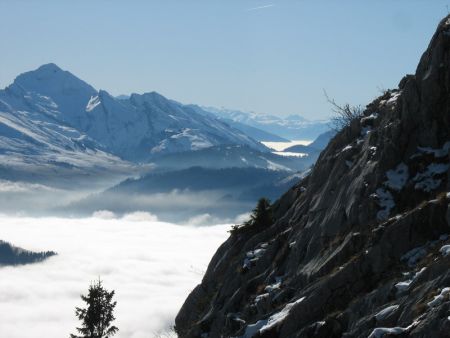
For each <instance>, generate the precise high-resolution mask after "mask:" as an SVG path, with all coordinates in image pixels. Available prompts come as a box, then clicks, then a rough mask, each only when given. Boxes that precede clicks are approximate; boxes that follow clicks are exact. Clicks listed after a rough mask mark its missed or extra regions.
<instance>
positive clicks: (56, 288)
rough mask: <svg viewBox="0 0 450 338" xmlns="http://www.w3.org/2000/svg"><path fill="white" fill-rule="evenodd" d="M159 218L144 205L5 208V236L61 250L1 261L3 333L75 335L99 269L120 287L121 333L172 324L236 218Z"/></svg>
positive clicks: (52, 337)
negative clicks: (114, 210)
mask: <svg viewBox="0 0 450 338" xmlns="http://www.w3.org/2000/svg"><path fill="white" fill-rule="evenodd" d="M104 215H106V214H105V213H103V214H101V213H99V214H98V216H104ZM152 218H154V216H153V215H151V214H147V213H142V212H140V213H133V214H129V215H126V216H124V217H122V218H114V219H104V218H102V217H95V218H94V217H92V218H84V219H62V218H20V217H4V216H0V224H2V231H1V234H0V238H1V239H4V240H7V241H9V242H11V243H14V244H15V245H17V246H21V247H23V248H27V249H30V250H37V251H41V250H54V251H56V252H58V255H57V256H55V257H52V258H50V259H48V260H47V261H45V262H42V263H38V264H33V265H26V266H19V267H3V268H0V290H3V292H2V293H1V294H0V318H1V319H2V320H1V321H0V336H2V337H8V338H23V337H36V338H44V337H45V338H57V337H58V338H59V337H68V336H69V334H70V333H74V330H75V327H76V326H77V325H79V322H78V321H77V320H76V318H75V312H74V309H75V306H81V305H83V304H82V302H81V300H80V297H79V295H80V294H81V293H85V292H86V290H87V287H88V285H89V282H90V281H92V280H95V279H96V278H98V276H101V278H102V279H103V280H104V284H105V287H106V288H108V289H114V290H115V291H116V297H115V298H116V300H117V308H116V311H115V315H116V318H117V320H116V322H115V324H116V325H117V326H118V327H119V329H120V331H119V334H118V335H117V338H125V337H126V338H142V337H151V336H152V334H153V333H155V332H161V330H164V329H166V328H167V327H168V326H170V325H171V324H173V320H174V317H175V315H176V313H177V311H178V310H179V309H180V307H181V305H182V304H183V301H184V300H185V299H186V297H187V295H188V293H189V292H190V291H191V290H192V289H193V288H194V286H195V285H196V284H198V283H199V282H200V281H201V278H202V276H201V273H202V272H204V271H205V270H206V267H207V264H208V262H209V260H210V259H211V256H212V255H213V253H214V252H215V251H216V249H217V248H218V247H219V245H220V244H221V243H222V242H223V241H224V240H225V239H226V237H227V236H228V234H227V230H228V229H229V227H230V226H229V225H217V226H208V227H194V226H179V225H175V224H171V223H164V222H157V221H152ZM23 323H26V325H22V324H23Z"/></svg>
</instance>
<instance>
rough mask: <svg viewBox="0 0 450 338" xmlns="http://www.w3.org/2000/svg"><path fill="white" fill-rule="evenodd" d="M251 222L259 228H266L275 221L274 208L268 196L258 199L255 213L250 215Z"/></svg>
mask: <svg viewBox="0 0 450 338" xmlns="http://www.w3.org/2000/svg"><path fill="white" fill-rule="evenodd" d="M250 222H251V224H252V225H254V226H256V227H258V228H265V227H268V226H270V225H271V224H272V223H273V215H272V209H271V207H270V201H269V200H268V199H267V198H265V197H262V198H260V199H259V200H258V203H257V204H256V208H255V209H253V213H252V215H251V216H250Z"/></svg>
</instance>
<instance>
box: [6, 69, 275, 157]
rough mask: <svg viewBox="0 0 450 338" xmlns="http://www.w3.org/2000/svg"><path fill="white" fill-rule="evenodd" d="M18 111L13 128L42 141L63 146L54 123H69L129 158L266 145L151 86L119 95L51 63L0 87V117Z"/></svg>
mask: <svg viewBox="0 0 450 338" xmlns="http://www.w3.org/2000/svg"><path fill="white" fill-rule="evenodd" d="M18 112H20V114H21V116H22V120H21V121H20V125H19V123H16V124H17V126H16V127H17V128H18V129H17V130H18V132H20V130H22V129H23V128H32V129H33V130H37V131H38V134H39V135H45V138H46V142H45V144H47V145H48V146H50V145H52V142H53V140H54V141H55V142H56V139H58V142H59V143H58V144H59V145H61V144H63V146H64V145H65V143H64V142H66V140H65V139H64V142H63V141H61V140H60V138H58V137H59V136H58V135H56V134H58V133H59V131H58V130H59V129H58V127H61V128H63V129H64V128H66V129H65V130H68V129H67V128H71V130H75V131H76V132H77V136H76V139H79V138H80V137H81V136H80V135H86V136H87V137H89V138H90V139H91V140H93V141H95V142H94V143H96V144H95V145H94V148H98V149H102V150H106V151H108V152H109V153H111V154H114V155H116V156H120V157H121V158H122V159H127V160H131V161H146V160H149V159H150V158H151V157H152V156H154V155H155V154H165V153H173V152H180V151H190V150H198V149H203V148H206V147H211V146H217V145H223V144H227V145H228V144H238V145H247V146H250V147H252V148H253V149H258V150H267V148H265V147H264V146H263V145H262V144H260V143H258V142H257V141H255V140H253V139H251V138H250V137H248V136H247V135H245V134H244V133H242V132H240V131H239V130H236V129H234V128H232V127H230V126H229V125H227V124H225V123H223V122H221V121H219V120H218V119H216V118H214V117H211V116H206V115H207V114H206V113H205V114H200V113H198V112H196V111H195V110H193V109H192V108H191V107H189V106H186V105H183V104H181V103H178V102H176V101H173V100H170V99H167V98H165V97H164V96H162V95H160V94H158V93H156V92H149V93H145V94H133V95H131V97H130V98H129V99H128V100H127V99H122V100H119V99H117V98H115V97H113V96H111V95H110V94H109V93H108V92H106V91H105V90H99V91H97V90H96V89H94V88H93V87H92V86H90V85H89V84H87V83H86V82H84V81H83V80H81V79H79V78H78V77H76V76H75V75H73V74H72V73H70V72H68V71H64V70H62V69H61V68H59V67H58V66H57V65H55V64H52V63H50V64H46V65H43V66H41V67H39V68H38V69H36V70H33V71H30V72H26V73H23V74H21V75H19V76H18V77H17V78H16V79H15V81H14V83H13V84H12V85H10V86H9V87H8V88H6V89H5V90H4V91H1V90H0V117H1V115H2V114H3V113H4V114H8V115H7V116H6V115H5V117H4V118H5V119H8V121H13V120H14V121H15V120H16V119H17V118H16V116H17V115H19V114H18ZM1 124H2V122H1V120H0V139H1V137H2V136H7V137H9V136H11V135H12V134H14V133H12V132H8V135H2V129H1ZM10 124H11V123H9V125H10ZM22 124H26V127H23V126H22ZM49 125H51V129H52V130H53V131H54V130H55V128H56V129H58V130H57V131H56V132H55V133H56V134H55V133H53V132H52V133H51V135H50V134H49V132H48V129H49V127H48V126H49ZM20 128H22V129H20ZM19 129H20V130H19ZM36 133H37V132H36ZM16 134H17V133H16ZM33 135H34V134H33ZM36 137H37V136H36ZM9 138H10V137H9ZM35 139H36V140H38V138H35ZM10 141H11V140H10V139H8V142H10ZM39 142H41V139H39ZM67 142H68V144H67V148H68V149H69V148H70V149H72V148H74V146H73V145H72V143H73V141H71V140H70V139H69V140H68V141H67ZM41 143H43V142H41ZM30 147H31V146H30ZM15 149H19V148H18V147H16V146H15ZM1 150H2V149H1V147H0V151H1Z"/></svg>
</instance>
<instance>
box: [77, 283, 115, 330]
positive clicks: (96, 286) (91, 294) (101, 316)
mask: <svg viewBox="0 0 450 338" xmlns="http://www.w3.org/2000/svg"><path fill="white" fill-rule="evenodd" d="M114 294H115V292H114V290H113V291H111V292H108V291H107V290H106V289H105V288H104V287H103V285H102V281H101V280H100V278H99V279H98V281H95V282H94V283H92V284H91V285H90V286H89V290H88V294H87V295H86V296H84V295H81V299H82V300H83V301H84V302H85V303H86V305H87V307H86V308H79V307H77V308H76V309H75V315H76V316H77V317H78V319H79V320H80V321H81V322H82V325H81V327H78V328H76V329H77V331H78V333H79V334H80V335H79V336H77V335H74V334H71V335H70V338H109V337H112V336H114V335H115V334H116V333H117V331H119V329H118V328H117V327H116V326H111V323H112V322H113V321H114V320H115V319H116V318H115V317H114V314H113V312H114V308H115V307H116V304H117V302H115V301H114V302H113V301H112V298H113V297H114Z"/></svg>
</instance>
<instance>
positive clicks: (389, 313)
mask: <svg viewBox="0 0 450 338" xmlns="http://www.w3.org/2000/svg"><path fill="white" fill-rule="evenodd" d="M449 131H450V16H449V17H447V18H445V19H444V20H443V21H442V22H441V23H440V24H439V26H438V29H437V31H436V33H435V35H434V36H433V38H432V41H431V43H430V45H429V47H428V49H427V51H426V52H425V53H424V55H423V56H422V58H421V60H420V63H419V65H418V68H417V71H416V73H415V75H409V76H406V77H405V78H403V79H402V80H401V82H400V84H399V88H398V89H396V90H392V91H388V92H386V93H385V94H384V95H382V96H381V97H379V98H377V99H376V100H375V101H373V102H372V103H371V104H369V105H368V106H367V108H366V110H365V111H364V112H363V116H361V117H358V118H355V119H354V120H353V121H352V123H351V124H350V125H349V126H348V127H346V128H344V129H343V130H342V131H341V132H340V133H338V134H337V135H336V136H335V137H334V138H333V140H332V141H331V142H330V144H329V145H328V147H327V148H326V149H325V150H324V151H323V152H322V154H321V155H320V157H319V160H318V161H317V163H316V165H315V167H314V168H313V170H312V171H311V173H310V174H309V175H308V176H307V177H306V178H304V179H303V180H302V181H301V182H299V183H298V184H297V185H296V186H294V187H293V188H292V189H290V190H289V191H288V192H286V193H285V195H284V196H283V197H282V198H281V199H280V200H278V201H277V202H276V203H275V204H274V205H273V209H274V214H275V222H274V224H272V225H271V226H270V227H267V228H265V229H249V230H248V231H245V232H235V233H234V234H231V236H230V237H229V239H228V240H227V241H226V242H225V243H224V244H223V245H222V246H221V247H220V248H219V249H218V251H217V253H216V254H215V256H214V257H213V259H212V261H211V262H210V264H209V267H208V270H207V272H206V274H205V276H204V278H203V281H202V283H201V284H200V285H198V286H197V287H196V288H195V289H194V290H193V291H192V293H191V294H190V295H189V297H188V298H187V300H186V302H185V304H184V305H183V307H182V309H181V310H180V312H179V314H178V316H177V318H176V331H177V333H178V335H179V336H180V337H205V338H206V337H211V338H215V337H245V338H250V337H283V338H285V337H286V338H287V337H324V338H325V337H327V338H330V337H348V338H349V337H370V338H377V337H394V336H395V337H417V338H418V337H450V246H448V245H449V244H450V238H449V236H448V234H450V223H449V222H450V211H449V210H450V209H449V202H450V198H449V196H450V195H448V194H447V192H448V191H450V190H449V188H450V187H449V184H450V183H449V182H450V181H449V174H450V171H449V168H450V164H449V163H450V162H449V151H450V132H449Z"/></svg>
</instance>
